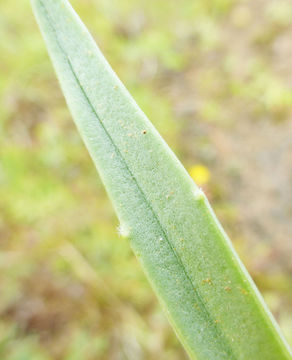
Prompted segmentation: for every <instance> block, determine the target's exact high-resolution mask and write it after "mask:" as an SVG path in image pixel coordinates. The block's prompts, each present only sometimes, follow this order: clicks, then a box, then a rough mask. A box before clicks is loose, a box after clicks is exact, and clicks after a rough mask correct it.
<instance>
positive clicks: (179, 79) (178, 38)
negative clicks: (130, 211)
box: [0, 0, 292, 360]
mask: <svg viewBox="0 0 292 360" xmlns="http://www.w3.org/2000/svg"><path fill="white" fill-rule="evenodd" d="M72 5H73V6H74V7H75V8H76V10H77V11H78V13H79V14H80V16H81V17H82V19H83V20H84V22H85V23H86V24H87V26H88V27H89V29H90V30H91V32H92V34H93V35H94V37H95V38H96V40H97V42H98V44H99V45H100V47H101V49H102V50H103V52H104V54H105V55H106V57H107V58H108V59H109V61H110V63H111V65H112V66H113V68H114V69H115V70H116V72H117V73H118V75H119V76H120V77H121V79H122V81H123V82H124V83H125V85H126V86H127V87H128V89H129V90H130V92H131V93H132V94H133V95H134V97H135V99H136V100H137V102H138V103H139V105H140V106H141V108H142V109H143V110H144V111H145V113H146V114H147V115H148V116H149V118H150V119H151V120H152V122H153V123H154V125H155V126H156V127H157V128H158V130H159V131H160V132H161V134H162V135H163V137H164V138H165V139H166V141H167V142H168V143H169V145H170V146H171V147H172V148H173V149H174V150H175V152H176V153H177V154H178V156H179V158H180V159H181V160H182V161H183V163H184V164H185V165H186V166H187V168H188V169H189V170H190V174H191V175H192V176H193V177H194V178H196V180H197V182H198V183H200V185H201V186H202V187H203V188H204V190H205V191H206V192H207V194H208V196H209V198H210V200H211V202H212V204H213V205H214V206H215V210H216V213H217V214H218V216H219V218H220V220H221V221H222V223H223V224H224V226H225V228H226V230H227V232H228V233H229V234H230V236H231V238H232V240H233V242H234V245H235V247H236V248H237V250H238V252H239V253H240V256H241V257H242V259H243V261H244V263H245V264H246V266H247V267H248V269H249V271H250V272H251V274H252V276H253V277H254V279H255V281H256V282H257V285H258V286H259V288H260V290H261V291H262V293H263V295H264V297H265V299H266V301H267V303H268V304H269V306H270V308H271V309H272V311H273V314H274V315H275V317H276V318H277V320H278V321H279V323H280V326H281V328H282V330H283V332H284V333H285V335H286V337H287V339H288V341H289V342H290V343H292V280H291V278H292V277H291V274H292V264H291V251H292V245H291V241H290V239H289V233H290V234H291V230H292V229H291V226H292V225H291V214H292V207H291V203H292V191H291V184H292V178H291V176H292V164H291V156H289V151H290V154H291V150H292V149H291V148H292V144H291V130H292V67H291V61H290V59H291V57H292V46H291V36H292V2H291V1H290V0H196V1H192V0H181V1H180V2H178V1H175V0H141V1H136V0H119V1H117V0H82V1H81V0H74V1H72ZM0 35H1V42H0V54H1V55H0V65H1V73H0V96H1V107H0V119H1V121H0V141H1V148H0V153H1V156H0V250H1V252H0V288H1V297H0V313H1V320H0V357H1V359H5V360H26V359H30V360H32V359H33V360H47V359H54V360H55V359H57V360H58V359H62V360H63V359H64V360H69V359H70V360H79V359H80V360H81V359H86V360H91V359H92V360H93V359H100V360H124V359H129V360H132V359H135V360H139V359H145V360H151V359H153V360H154V359H155V360H156V359H161V360H163V359H167V360H176V359H186V358H187V357H186V355H185V353H184V351H183V350H182V348H181V346H180V345H179V343H178V341H177V340H176V338H175V335H174V334H173V331H172V330H171V329H170V327H169V325H168V323H167V321H166V319H165V317H164V315H163V313H162V311H161V309H160V307H159V305H158V304H157V301H156V299H155V297H154V295H153V293H152V291H151V289H150V287H149V285H148V282H147V280H146V279H145V277H144V275H143V273H142V272H141V269H140V267H139V264H138V263H137V261H136V259H135V257H134V255H133V254H132V252H131V250H130V248H129V246H128V243H127V241H126V240H125V239H122V238H120V237H119V236H118V233H117V226H118V221H117V219H116V217H115V215H114V213H113V209H112V207H111V205H110V203H109V201H108V199H107V197H106V194H105V191H104V189H103V186H102V184H101V182H100V180H99V178H98V176H97V175H96V171H95V169H94V167H93V165H92V163H91V160H90V158H89V156H88V154H87V151H86V150H85V148H84V146H83V144H82V142H81V140H80V138H79V135H78V134H77V131H76V130H75V127H74V125H73V122H72V120H71V118H70V115H69V113H68V110H67V108H66V105H65V102H64V99H63V96H62V94H61V91H60V89H59V86H58V83H57V80H56V78H55V75H54V73H53V70H52V66H51V64H50V61H49V59H48V56H47V53H46V50H45V46H44V44H43V40H42V38H41V36H40V33H39V31H38V29H37V26H36V24H35V20H34V18H33V16H32V13H31V9H30V5H29V2H28V1H27V0H18V1H17V0H10V1H4V0H2V1H0Z"/></svg>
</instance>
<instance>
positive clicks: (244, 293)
mask: <svg viewBox="0 0 292 360" xmlns="http://www.w3.org/2000/svg"><path fill="white" fill-rule="evenodd" d="M240 292H241V293H242V294H243V295H248V292H247V291H246V290H245V289H240Z"/></svg>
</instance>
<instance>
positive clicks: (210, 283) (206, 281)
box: [202, 278, 213, 285]
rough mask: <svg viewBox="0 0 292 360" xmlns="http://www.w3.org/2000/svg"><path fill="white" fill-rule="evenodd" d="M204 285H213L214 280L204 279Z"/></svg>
mask: <svg viewBox="0 0 292 360" xmlns="http://www.w3.org/2000/svg"><path fill="white" fill-rule="evenodd" d="M202 283H203V284H209V285H212V284H213V283H212V280H211V279H209V278H207V279H204V280H203V281H202Z"/></svg>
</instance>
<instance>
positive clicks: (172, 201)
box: [32, 0, 291, 360]
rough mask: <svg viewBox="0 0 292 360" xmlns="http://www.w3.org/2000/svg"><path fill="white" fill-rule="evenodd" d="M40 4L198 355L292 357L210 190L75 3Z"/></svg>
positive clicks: (81, 120) (127, 210)
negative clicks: (160, 129) (128, 85)
mask: <svg viewBox="0 0 292 360" xmlns="http://www.w3.org/2000/svg"><path fill="white" fill-rule="evenodd" d="M32 4H33V9H34V12H35V15H36V17H37V21H38V23H39V26H40V28H41V31H42V33H43V36H44V38H45V41H46V43H47V47H48V49H49V53H50V56H51V58H52V61H53V64H54V67H55V70H56V72H57V75H58V78H59V80H60V84H61V87H62V89H63V92H64V94H65V97H66V100H67V103H68V106H69V108H70V110H71V113H72V115H73V118H74V120H75V123H76V125H77V128H78V130H79V132H80V134H81V136H82V138H83V140H84V142H85V144H86V146H87V148H88V151H89V153H90V155H91V157H92V159H93V161H94V163H95V165H96V167H97V169H98V171H99V174H100V176H101V178H102V180H103V183H104V185H105V187H106V189H107V191H108V194H109V196H110V198H111V200H112V202H113V204H114V207H115V210H116V212H117V214H118V216H119V219H120V222H121V226H120V230H121V233H122V234H124V235H125V236H127V237H128V238H129V242H130V245H131V247H132V248H133V250H134V252H135V254H136V256H137V257H138V258H139V260H140V262H141V264H142V266H143V268H144V270H145V272H146V274H147V276H148V279H149V281H150V282H151V284H152V286H153V288H154V290H155V292H156V294H157V296H158V298H159V300H160V302H161V304H162V306H163V308H164V309H165V311H166V314H167V316H168V318H169V320H170V322H171V323H172V325H173V327H174V329H175V331H176V333H177V335H178V337H179V339H180V340H181V342H182V343H183V345H184V346H185V348H186V350H187V352H188V353H189V355H190V357H191V358H193V359H195V358H197V359H212V360H217V359H218V360H219V359H229V360H231V359H253V360H256V359H261V360H262V359H265V360H268V359H269V360H272V359H273V360H282V359H290V358H291V357H290V355H289V350H288V346H287V345H286V343H285V341H284V339H283V337H282V336H281V334H280V331H279V329H278V327H277V325H276V323H275V321H274V320H273V318H272V316H271V314H270V312H269V311H268V309H267V308H266V305H265V304H264V302H263V299H262V297H261V296H260V294H259V292H258V290H257V288H256V287H255V285H254V283H253V281H252V280H251V278H250V276H249V275H248V273H247V271H246V270H245V268H244V267H243V265H242V263H241V262H240V260H239V258H238V256H237V254H236V253H235V251H234V249H233V247H232V245H231V242H230V240H229V239H228V237H227V236H226V234H225V233H224V231H223V229H222V227H221V226H220V224H219V222H218V220H217V219H216V217H215V215H214V213H213V211H212V209H211V207H210V205H209V203H208V201H207V199H206V197H205V195H204V194H203V192H202V191H201V190H200V189H199V188H198V187H197V186H196V185H195V184H194V182H193V181H192V180H191V178H190V177H189V175H188V174H187V172H186V170H185V169H184V168H183V166H182V165H181V164H180V162H179V161H178V159H177V158H176V157H175V155H174V154H173V153H172V152H171V150H170V149H169V148H168V146H167V145H166V143H165V142H164V141H163V139H162V138H161V137H160V135H159V134H158V133H157V131H156V130H155V128H154V127H153V126H152V124H151V123H150V122H149V120H148V119H147V118H146V116H145V115H144V113H143V112H142V111H141V110H140V108H139V107H138V106H137V104H136V103H135V101H134V100H133V99H132V97H131V96H130V94H129V93H128V92H127V90H126V89H125V87H124V86H123V84H122V83H121V82H120V80H119V79H118V78H117V76H116V75H115V73H114V72H113V70H112V69H111V67H110V66H109V64H108V63H107V61H106V60H105V59H104V57H103V55H102V53H101V52H100V50H99V49H98V47H97V46H96V44H95V42H94V41H93V39H92V37H91V36H90V34H89V33H88V31H87V30H86V28H85V26H84V25H83V24H82V22H81V21H80V19H79V18H78V16H77V15H76V13H75V12H74V11H73V9H72V8H71V6H70V4H69V3H68V2H67V1H66V0H33V1H32ZM121 271H122V270H121Z"/></svg>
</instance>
